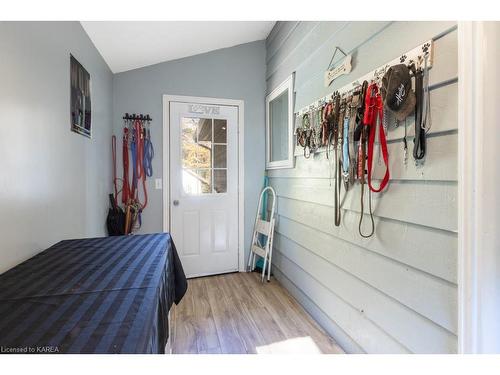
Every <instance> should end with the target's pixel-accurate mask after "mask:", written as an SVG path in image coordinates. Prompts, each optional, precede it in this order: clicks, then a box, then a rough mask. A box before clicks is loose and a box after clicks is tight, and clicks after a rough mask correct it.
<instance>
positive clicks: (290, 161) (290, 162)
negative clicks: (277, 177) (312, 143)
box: [266, 74, 294, 169]
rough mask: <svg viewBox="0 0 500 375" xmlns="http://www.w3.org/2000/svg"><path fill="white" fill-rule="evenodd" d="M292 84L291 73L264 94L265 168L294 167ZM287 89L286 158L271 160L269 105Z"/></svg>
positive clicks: (292, 77) (292, 76)
mask: <svg viewBox="0 0 500 375" xmlns="http://www.w3.org/2000/svg"><path fill="white" fill-rule="evenodd" d="M293 84H294V75H293V74H291V75H290V76H289V77H288V78H287V79H286V80H285V81H283V82H282V83H281V84H280V85H279V86H278V87H276V88H275V89H274V90H273V91H272V92H271V93H270V94H269V95H267V96H266V169H284V168H293V167H294V149H293V146H294V134H293ZM286 90H288V158H287V159H284V160H278V161H271V124H270V118H269V112H270V110H269V105H270V103H271V101H272V100H274V99H276V98H277V97H279V96H280V95H282V94H283V93H284V92H285V91H286Z"/></svg>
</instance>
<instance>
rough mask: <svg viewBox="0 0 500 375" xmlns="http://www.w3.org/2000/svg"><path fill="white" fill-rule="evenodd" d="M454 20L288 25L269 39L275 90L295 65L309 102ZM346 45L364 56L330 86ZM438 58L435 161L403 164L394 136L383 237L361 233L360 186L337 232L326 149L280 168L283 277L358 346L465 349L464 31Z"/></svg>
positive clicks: (298, 86)
mask: <svg viewBox="0 0 500 375" xmlns="http://www.w3.org/2000/svg"><path fill="white" fill-rule="evenodd" d="M453 27H454V23H450V22H394V23H389V22H279V23H278V24H277V25H276V26H275V28H274V29H273V31H272V32H271V34H270V36H269V37H268V39H267V41H266V48H267V60H266V62H267V73H266V80H267V92H270V91H271V90H272V89H274V88H275V87H276V86H277V85H278V84H279V83H280V82H282V81H283V80H284V79H285V78H286V77H287V76H288V75H290V74H291V73H292V72H294V71H295V72H296V75H295V95H296V102H295V108H296V109H298V108H301V107H303V106H304V105H307V104H309V103H311V102H313V101H314V100H316V99H318V98H320V97H322V96H324V95H326V94H328V93H330V92H332V91H333V90H334V89H335V88H338V87H342V86H344V85H345V84H348V83H350V82H352V81H354V80H355V79H356V78H357V77H360V76H362V75H363V74H365V73H367V72H369V71H371V70H372V69H375V68H377V67H378V66H380V65H382V64H384V63H386V62H387V61H390V60H392V59H393V58H396V57H397V56H399V55H401V54H402V53H404V52H406V51H408V50H410V49H412V48H414V47H416V46H417V45H419V44H420V43H422V42H424V41H426V40H428V39H431V38H434V37H437V36H440V35H441V34H442V33H443V32H444V31H447V30H448V31H449V30H450V28H453ZM441 36H442V35H441ZM337 45H338V46H340V47H341V48H342V49H343V50H344V51H346V52H348V53H353V54H354V66H353V71H352V72H351V73H350V74H349V75H348V76H343V77H341V78H339V79H338V80H336V81H335V82H334V83H333V84H332V85H331V86H330V87H329V88H325V87H324V86H323V72H324V70H325V69H326V67H327V66H328V63H329V61H330V58H331V55H332V53H333V50H334V48H335V46H337ZM434 57H435V60H434V64H435V65H434V67H433V69H432V70H431V84H433V85H436V84H438V85H437V86H435V87H434V89H433V90H432V92H431V101H432V103H431V106H432V120H433V126H432V130H431V132H430V134H429V139H428V155H427V160H426V163H425V166H424V167H423V168H415V166H414V165H413V162H412V159H410V160H409V163H408V166H407V167H404V165H403V161H402V160H403V156H402V142H401V139H402V137H403V134H404V133H403V128H402V127H400V128H398V129H392V130H390V131H389V135H388V138H389V145H388V146H389V153H390V168H391V182H390V186H389V189H388V190H387V191H386V192H385V193H383V194H374V195H373V198H374V200H373V203H374V213H375V222H376V226H377V230H376V234H375V236H374V237H372V238H370V239H363V238H361V237H360V236H359V234H358V229H357V224H358V220H359V205H360V204H359V186H357V187H356V188H354V189H352V190H350V191H349V193H348V194H347V195H346V197H345V200H344V203H343V212H342V214H343V219H342V225H341V226H340V227H339V228H336V227H334V225H333V188H332V187H331V186H330V182H329V179H328V176H329V173H328V168H329V167H328V161H327V160H326V159H325V153H321V154H319V155H318V156H316V157H315V158H314V159H313V158H311V159H309V160H306V159H304V157H303V156H299V157H297V158H296V165H295V168H294V169H283V170H275V171H270V172H269V176H270V177H271V179H270V180H271V185H272V186H274V187H275V188H276V191H277V194H278V213H279V216H278V223H277V229H276V230H277V234H276V239H275V248H274V251H275V252H274V254H273V261H274V262H273V265H274V266H275V268H274V270H275V271H274V273H275V275H276V277H277V278H278V279H279V280H280V281H281V282H282V283H283V284H284V285H285V286H286V287H287V288H288V289H289V290H290V291H291V293H292V294H293V295H294V296H295V297H296V298H297V299H298V300H299V301H300V302H301V303H302V304H303V305H304V306H305V308H306V309H307V310H308V311H309V312H310V313H311V314H312V315H313V316H314V317H315V318H316V320H317V321H318V322H320V324H321V325H322V326H323V327H324V328H325V329H326V330H327V331H328V332H329V333H330V334H331V335H332V336H333V337H334V338H335V339H336V340H337V342H338V343H339V344H340V345H341V346H342V347H343V348H344V349H345V350H346V351H348V352H368V353H407V352H414V353H454V352H456V351H457V336H456V335H457V234H456V232H457V201H456V199H457V197H456V193H457V84H456V83H449V84H444V85H442V86H441V85H439V83H442V82H446V81H448V80H450V79H454V78H456V77H457V37H456V31H453V32H451V33H447V34H446V35H445V36H442V37H440V38H438V39H437V40H436V42H435V54H434ZM338 58H339V59H340V58H341V56H338ZM411 122H412V121H410V120H408V126H409V127H408V130H409V131H408V135H409V136H410V137H411V136H413V125H412V124H411ZM408 142H409V149H410V151H411V150H412V147H413V143H412V139H411V138H410V139H409V140H408ZM381 169H382V168H381V167H377V169H376V172H375V173H376V174H378V175H379V177H380V176H381V174H382V173H381V172H382V171H381ZM365 207H367V204H366V203H365ZM368 219H369V218H367V219H366V220H365V222H367V221H368Z"/></svg>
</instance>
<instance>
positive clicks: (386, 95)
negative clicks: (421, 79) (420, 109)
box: [380, 64, 415, 121]
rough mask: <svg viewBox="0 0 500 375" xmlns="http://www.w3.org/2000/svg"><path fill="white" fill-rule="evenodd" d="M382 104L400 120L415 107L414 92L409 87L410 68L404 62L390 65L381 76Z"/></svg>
mask: <svg viewBox="0 0 500 375" xmlns="http://www.w3.org/2000/svg"><path fill="white" fill-rule="evenodd" d="M380 92H381V94H382V98H383V100H384V106H385V107H386V108H388V109H389V110H390V111H391V112H393V113H394V116H395V117H396V119H397V120H399V121H402V120H404V119H405V118H406V117H408V115H409V114H410V113H412V112H413V110H414V109H415V93H414V92H413V90H412V88H411V77H410V70H409V69H408V67H407V66H406V65H405V64H398V65H394V66H391V67H390V68H389V69H388V70H387V72H386V73H385V75H384V78H382V88H381V89H380Z"/></svg>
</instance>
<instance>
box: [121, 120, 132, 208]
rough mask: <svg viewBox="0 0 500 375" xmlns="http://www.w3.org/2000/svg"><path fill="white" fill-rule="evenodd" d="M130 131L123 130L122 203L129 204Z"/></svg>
mask: <svg viewBox="0 0 500 375" xmlns="http://www.w3.org/2000/svg"><path fill="white" fill-rule="evenodd" d="M128 136H129V134H128V129H127V128H123V147H122V159H123V187H122V203H123V204H128V203H129V199H130V198H132V197H131V196H130V193H131V192H130V184H129V177H128V171H129V160H128Z"/></svg>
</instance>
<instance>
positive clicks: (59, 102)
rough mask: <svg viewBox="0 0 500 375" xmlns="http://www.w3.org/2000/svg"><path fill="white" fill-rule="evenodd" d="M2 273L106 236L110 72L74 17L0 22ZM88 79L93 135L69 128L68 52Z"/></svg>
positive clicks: (0, 255) (108, 186)
mask: <svg viewBox="0 0 500 375" xmlns="http://www.w3.org/2000/svg"><path fill="white" fill-rule="evenodd" d="M0 51H1V58H0V77H1V90H0V160H1V167H0V171H1V172H0V238H1V240H0V273H1V272H3V271H6V270H8V269H9V268H11V267H13V266H15V265H16V264H18V263H19V262H21V261H23V260H25V259H27V258H30V257H31V256H33V255H34V254H35V253H37V252H39V251H41V250H44V249H45V248H47V247H48V246H50V245H52V244H54V243H55V242H58V241H60V240H62V239H67V238H76V237H78V238H79V237H94V236H100V235H105V219H106V213H107V208H108V203H107V194H108V192H111V190H110V189H111V163H110V160H111V155H110V149H111V148H110V146H109V144H110V137H111V111H112V101H111V100H112V74H111V71H110V70H109V68H108V66H107V65H106V63H105V62H104V60H103V59H102V58H101V56H100V55H99V53H98V52H97V50H96V49H95V48H94V46H93V44H92V42H91V41H90V39H89V38H88V36H87V34H86V33H85V32H84V30H83V29H82V27H81V26H80V23H78V22H0ZM70 53H71V54H73V55H74V56H75V57H76V59H77V60H79V61H80V63H81V64H82V65H83V66H84V67H85V68H86V69H87V71H88V72H89V73H90V76H91V90H92V91H91V95H92V139H88V138H85V137H83V136H81V135H78V134H76V133H73V132H71V131H70V57H69V55H70Z"/></svg>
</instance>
